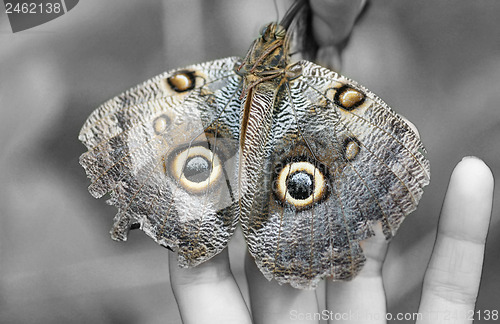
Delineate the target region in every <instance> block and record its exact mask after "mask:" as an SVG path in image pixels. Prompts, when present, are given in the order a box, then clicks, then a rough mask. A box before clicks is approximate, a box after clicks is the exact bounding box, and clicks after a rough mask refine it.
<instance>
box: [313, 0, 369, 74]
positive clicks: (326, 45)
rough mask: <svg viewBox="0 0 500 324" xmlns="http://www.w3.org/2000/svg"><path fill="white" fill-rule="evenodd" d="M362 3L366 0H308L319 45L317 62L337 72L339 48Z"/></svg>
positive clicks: (362, 5)
mask: <svg viewBox="0 0 500 324" xmlns="http://www.w3.org/2000/svg"><path fill="white" fill-rule="evenodd" d="M365 4H366V0H315V1H311V2H310V6H311V10H312V12H313V18H312V29H313V31H314V39H315V41H316V42H317V44H318V46H319V48H318V53H317V57H316V60H315V61H316V63H318V64H320V65H323V66H325V67H327V68H330V69H333V70H336V71H339V70H340V68H341V61H342V60H341V52H342V49H343V48H344V47H345V45H346V44H347V41H348V39H349V37H350V35H351V32H352V29H353V28H354V24H355V22H356V20H357V18H358V16H359V15H360V13H361V12H362V10H363V8H364V6H365Z"/></svg>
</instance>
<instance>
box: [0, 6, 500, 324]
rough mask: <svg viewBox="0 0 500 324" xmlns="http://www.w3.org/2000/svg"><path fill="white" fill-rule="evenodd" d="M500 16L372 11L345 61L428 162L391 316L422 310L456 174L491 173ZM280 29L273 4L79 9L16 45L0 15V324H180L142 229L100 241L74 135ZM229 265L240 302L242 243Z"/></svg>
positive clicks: (498, 269) (487, 304)
mask: <svg viewBox="0 0 500 324" xmlns="http://www.w3.org/2000/svg"><path fill="white" fill-rule="evenodd" d="M281 14H282V13H281ZM499 14H500V1H496V0H476V1H468V0H455V1H445V0H443V1H431V0H420V1H410V0H405V1H401V0H374V1H373V4H372V6H371V9H370V11H369V12H368V13H367V15H366V17H365V19H364V20H363V21H362V22H361V23H360V24H359V26H358V27H357V28H356V29H355V31H354V34H353V38H352V40H351V44H350V46H349V47H348V49H347V50H346V52H345V54H344V67H343V73H344V74H345V75H347V76H349V77H351V78H353V79H355V80H357V81H359V82H360V83H361V84H363V85H365V86H366V87H368V88H369V89H370V90H372V91H373V92H375V93H377V94H378V95H379V96H380V97H382V98H383V99H384V100H385V101H386V102H387V103H388V104H389V105H390V106H392V107H393V108H394V109H395V110H396V111H398V112H399V113H401V114H402V115H404V116H406V117H407V118H408V119H409V120H411V121H412V122H413V123H414V124H415V125H417V127H418V128H419V130H420V133H421V136H422V139H423V141H424V143H425V144H426V147H427V150H428V152H429V155H428V156H429V159H430V161H431V168H432V181H431V184H430V186H429V187H427V188H426V191H425V194H424V197H423V199H422V201H421V203H420V206H419V208H418V210H417V211H416V212H414V213H413V214H412V215H410V216H409V217H408V218H407V220H406V221H405V222H404V224H403V225H402V227H401V229H400V230H399V233H398V235H397V236H396V238H395V239H394V240H393V241H392V243H391V246H390V249H389V255H388V260H387V262H386V265H385V267H384V276H385V279H386V280H385V282H386V288H387V294H388V311H390V312H393V313H395V312H416V311H417V307H418V301H419V296H420V291H421V282H422V278H423V275H424V271H425V268H426V265H427V262H428V260H429V256H430V253H431V251H432V246H433V241H434V237H435V232H436V227H437V222H438V216H439V212H440V208H441V204H442V200H443V197H444V194H445V191H446V187H447V183H448V179H449V177H450V174H451V172H452V170H453V167H454V166H455V164H456V163H457V162H459V161H460V159H461V158H462V157H463V156H466V155H476V156H478V157H480V158H482V159H484V160H485V162H486V163H487V164H488V165H489V166H490V168H491V169H492V171H493V173H494V174H495V175H498V174H499V172H500V150H499V149H500V144H499V143H500V103H499V102H500V39H499V38H500V23H499V21H498V15H499ZM276 18H277V14H276V11H275V9H274V5H273V2H272V1H266V0H259V1H255V0H253V1H234V0H231V1H230V0H224V1H206V0H205V1H203V3H202V1H190V2H189V3H188V2H185V1H180V0H178V1H166V2H165V3H162V2H161V1H152V0H151V1H124V0H107V1H99V0H84V1H80V3H79V4H78V5H77V6H76V7H75V8H74V9H73V10H71V11H70V12H68V13H67V14H65V15H64V16H63V17H61V18H59V19H56V20H54V21H51V22H49V23H47V24H44V25H42V26H39V27H35V28H33V29H30V30H27V31H24V32H20V33H16V34H13V33H12V32H11V30H10V26H9V25H8V19H7V17H6V15H5V13H4V12H3V10H2V13H0V111H1V118H0V152H1V153H0V167H1V168H0V170H1V171H0V181H1V187H0V212H1V220H2V223H1V227H0V322H1V323H56V322H57V323H179V322H180V317H179V315H178V311H177V307H176V304H175V300H174V299H173V295H172V293H171V290H170V286H169V276H168V264H167V259H168V258H167V256H168V255H167V253H169V252H168V251H167V250H166V249H164V248H162V247H160V246H158V245H157V244H156V243H154V242H153V241H152V240H151V239H149V238H148V237H146V235H144V234H143V233H142V232H140V231H133V232H131V234H130V236H129V241H128V242H127V243H117V242H114V241H112V240H111V239H110V238H109V234H108V231H109V229H110V227H111V224H112V218H113V216H114V214H115V212H116V210H115V208H114V207H110V206H108V205H106V204H105V203H104V200H95V199H93V198H92V197H91V196H90V195H89V194H88V192H87V186H88V180H87V179H86V177H85V174H84V171H83V169H82V168H81V167H80V166H79V164H78V157H79V155H80V154H81V153H83V152H84V150H85V148H84V146H83V145H82V144H81V143H80V142H79V141H78V139H77V137H78V132H79V130H80V127H81V126H82V124H83V123H84V121H85V119H86V117H87V116H88V115H89V114H90V113H91V111H92V110H94V109H95V108H96V107H97V106H98V105H99V104H101V103H102V102H104V101H105V100H107V99H109V98H111V97H113V96H115V95H117V94H119V93H120V92H122V91H124V90H126V89H128V88H130V87H132V86H134V85H136V84H138V83H140V82H142V81H144V80H146V79H148V78H150V77H152V76H154V75H157V74H159V73H161V72H163V71H166V70H170V69H172V68H176V67H181V66H184V65H188V64H192V63H198V62H203V61H208V60H212V59H216V58H221V57H226V56H232V55H239V56H243V55H244V54H245V52H246V50H247V49H248V47H249V45H250V43H251V41H252V40H253V39H254V38H255V37H256V36H257V34H258V31H259V29H260V27H261V26H262V25H263V24H264V23H267V22H270V21H273V20H276ZM495 198H496V199H497V203H496V204H495V205H494V211H493V217H492V222H491V227H490V231H489V236H488V241H487V246H486V256H485V264H484V269H483V277H482V283H481V289H480V292H479V297H478V303H477V307H476V309H477V310H495V309H496V310H498V309H499V308H500V306H499V300H500V293H499V291H500V258H498V254H499V253H498V248H499V247H500V217H499V205H498V199H499V198H500V197H499V192H498V186H497V189H496V191H495ZM230 253H231V255H232V261H233V270H234V272H235V274H236V277H237V279H238V280H239V282H240V283H241V285H242V289H243V290H244V291H246V283H245V281H244V279H243V270H242V267H243V263H242V259H243V253H244V247H243V242H242V240H241V236H237V237H236V238H235V239H234V240H233V241H232V242H231V248H230ZM483 322H484V323H491V321H483V320H478V321H476V323H483Z"/></svg>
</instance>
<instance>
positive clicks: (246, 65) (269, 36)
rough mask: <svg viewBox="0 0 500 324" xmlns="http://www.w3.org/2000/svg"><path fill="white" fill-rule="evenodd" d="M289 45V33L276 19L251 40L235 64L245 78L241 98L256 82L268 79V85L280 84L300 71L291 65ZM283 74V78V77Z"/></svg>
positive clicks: (260, 82) (294, 76)
mask: <svg viewBox="0 0 500 324" xmlns="http://www.w3.org/2000/svg"><path fill="white" fill-rule="evenodd" d="M289 46H290V37H289V34H288V33H287V30H286V29H285V27H283V26H281V25H280V24H277V23H270V24H268V25H266V26H264V28H263V29H262V31H261V36H260V37H259V38H257V39H256V40H255V41H254V42H253V44H252V46H251V47H250V49H249V51H248V53H247V55H246V56H245V58H244V60H243V63H241V64H240V65H239V66H237V67H236V68H235V70H236V73H238V74H239V75H241V76H242V77H243V80H244V87H243V89H244V91H243V92H242V94H241V97H242V98H243V97H244V96H245V95H247V94H248V92H249V91H250V90H251V89H252V88H254V87H255V86H257V85H259V84H262V83H264V84H265V83H267V84H268V86H269V87H273V88H277V86H278V88H279V85H280V83H282V82H284V81H287V80H289V79H292V78H296V77H298V76H299V75H300V73H299V72H298V71H294V69H293V68H292V69H290V65H289V64H290V57H289V54H288V52H289ZM288 71H293V72H292V73H288ZM284 77H285V78H286V80H283V78H284ZM267 81H271V82H269V83H268V82H267Z"/></svg>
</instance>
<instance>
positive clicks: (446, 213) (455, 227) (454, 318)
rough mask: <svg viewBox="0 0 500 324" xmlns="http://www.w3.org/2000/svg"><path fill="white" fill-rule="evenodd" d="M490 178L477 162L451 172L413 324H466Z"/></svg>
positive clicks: (477, 268)
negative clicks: (418, 307)
mask: <svg viewBox="0 0 500 324" xmlns="http://www.w3.org/2000/svg"><path fill="white" fill-rule="evenodd" d="M493 183H494V181H493V175H492V174H491V171H490V169H489V168H488V167H487V166H486V164H484V162H482V161H481V160H479V159H478V158H474V157H468V158H464V159H463V160H462V161H461V162H460V163H459V164H458V165H457V166H456V167H455V170H454V171H453V174H452V176H451V179H450V183H449V186H448V191H447V193H446V197H445V201H444V204H443V209H442V211H441V216H440V220H439V227H438V234H437V238H436V243H435V245H434V250H433V252H432V256H431V260H430V263H429V266H428V267H427V271H426V274H425V279H424V285H423V291H422V299H421V302H420V310H419V313H421V315H422V320H421V321H419V322H418V323H420V324H422V323H470V322H472V316H473V315H474V305H475V303H476V297H477V292H478V289H479V283H480V279H481V269H482V264H483V256H484V244H485V241H486V234H487V232H488V226H489V222H490V216H491V207H492V202H493Z"/></svg>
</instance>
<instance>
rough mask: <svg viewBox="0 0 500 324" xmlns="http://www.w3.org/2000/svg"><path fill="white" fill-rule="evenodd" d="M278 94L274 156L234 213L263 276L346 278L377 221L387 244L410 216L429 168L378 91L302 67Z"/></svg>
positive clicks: (311, 281)
mask: <svg viewBox="0 0 500 324" xmlns="http://www.w3.org/2000/svg"><path fill="white" fill-rule="evenodd" d="M298 64H300V65H302V68H303V70H302V76H301V77H299V78H297V79H294V80H291V81H290V82H289V83H287V84H285V86H284V87H283V88H282V90H281V91H280V92H279V97H278V98H277V100H278V101H279V103H278V104H277V107H278V108H277V109H275V112H274V115H273V126H272V134H271V135H270V136H269V142H268V147H267V148H266V150H267V151H269V152H271V153H270V154H269V155H268V157H267V160H266V163H264V167H263V172H262V174H260V175H259V177H260V178H259V180H258V181H256V183H258V184H259V188H258V189H257V190H255V192H256V195H255V197H254V199H253V201H252V202H251V206H250V208H249V209H248V210H249V212H247V213H246V214H244V213H242V214H241V215H240V218H241V222H242V226H243V229H244V234H245V237H246V239H247V242H248V247H249V251H250V253H251V254H252V255H253V256H254V258H255V260H256V263H257V265H258V266H259V268H260V269H261V271H262V272H263V273H264V275H265V276H266V277H267V278H268V279H271V278H274V279H276V280H278V281H279V282H281V283H284V282H289V283H290V284H291V285H292V286H294V287H298V288H314V287H315V286H316V285H317V284H318V282H319V281H320V279H322V278H324V277H327V276H331V277H332V278H333V279H334V280H348V279H351V278H353V277H354V276H355V275H356V274H357V273H358V272H359V271H360V269H361V268H362V266H363V264H364V262H365V257H364V255H363V252H362V250H361V247H360V245H359V242H360V241H361V240H364V239H366V238H368V237H370V236H372V235H373V230H372V225H373V223H374V222H381V224H382V227H383V231H384V234H385V236H386V238H387V239H389V238H391V237H392V236H393V235H394V234H395V233H396V231H397V229H398V227H399V225H400V224H401V222H402V221H403V219H404V218H405V216H406V215H408V214H409V213H411V212H412V211H413V210H415V209H416V206H417V204H418V201H419V199H420V198H421V196H422V194H423V187H424V186H426V185H427V184H428V183H429V178H430V168H429V162H428V161H427V159H426V158H425V157H424V155H423V153H424V152H425V149H424V147H423V145H422V143H421V142H420V140H419V138H418V136H417V135H416V134H415V132H414V131H413V130H412V129H411V128H410V127H409V126H408V125H407V123H406V122H405V121H404V120H403V119H402V118H401V117H400V116H398V115H397V114H396V113H395V112H394V111H393V110H392V109H391V108H389V107H388V106H387V105H386V104H385V103H384V102H383V101H382V100H381V99H379V98H378V97H377V96H376V95H375V94H373V93H372V92H370V91H369V90H367V89H365V88H364V87H362V86H361V85H359V84H357V83H356V82H355V81H352V80H350V79H348V78H345V77H343V76H341V75H339V74H337V73H335V72H332V71H330V70H327V69H325V68H322V67H320V66H318V65H316V64H313V63H311V62H308V61H300V62H299V63H298Z"/></svg>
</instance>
